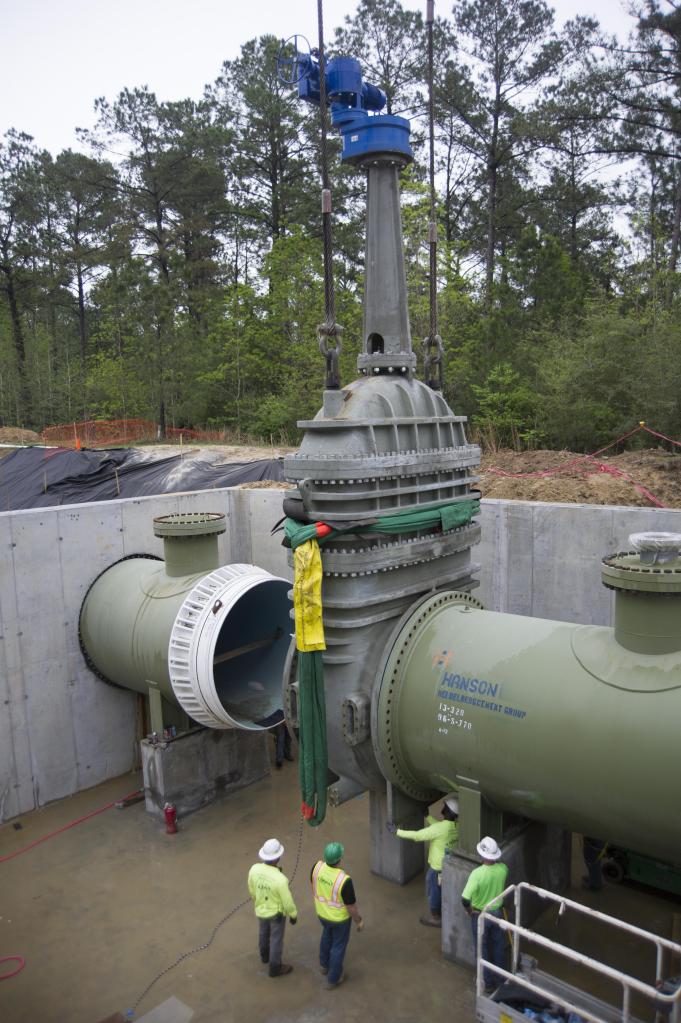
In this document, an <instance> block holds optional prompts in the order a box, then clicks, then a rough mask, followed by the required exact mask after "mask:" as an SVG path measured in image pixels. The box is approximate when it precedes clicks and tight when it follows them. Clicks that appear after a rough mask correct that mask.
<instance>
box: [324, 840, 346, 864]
mask: <svg viewBox="0 0 681 1023" xmlns="http://www.w3.org/2000/svg"><path fill="white" fill-rule="evenodd" d="M344 852H345V849H344V848H343V846H342V845H341V844H340V842H329V844H328V845H327V846H325V847H324V863H326V864H327V865H328V866H329V867H333V866H334V864H336V863H340V861H341V860H342V859H343V853H344Z"/></svg>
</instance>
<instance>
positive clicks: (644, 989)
mask: <svg viewBox="0 0 681 1023" xmlns="http://www.w3.org/2000/svg"><path fill="white" fill-rule="evenodd" d="M523 892H531V893H532V894H533V895H536V896H539V897H540V898H542V899H545V900H546V901H547V902H553V903H555V904H557V905H558V907H559V915H562V914H563V913H564V912H565V911H566V910H567V909H570V910H574V911H575V912H577V913H579V914H581V915H582V916H586V917H589V918H590V919H592V920H597V921H599V922H600V923H602V924H606V925H608V926H611V927H614V928H615V929H616V930H618V931H622V932H626V933H627V934H629V935H632V936H634V937H636V938H638V939H640V940H641V941H642V942H644V943H646V944H648V945H654V946H655V949H656V967H655V983H656V984H662V983H663V981H664V980H665V978H664V977H663V975H662V971H663V967H664V953H665V951H666V952H669V953H670V954H671V955H675V956H678V957H679V959H680V960H681V945H678V944H676V942H673V941H669V940H668V939H667V938H661V937H659V935H657V934H652V933H651V932H650V931H644V930H643V929H642V928H640V927H635V926H634V925H633V924H628V923H625V922H624V921H623V920H618V919H617V918H616V917H613V916H608V915H607V914H606V913H600V912H599V911H598V910H596V909H590V908H589V907H588V906H583V905H581V903H579V902H573V901H572V899H566V898H564V897H563V896H562V895H556V893H555V892H549V891H547V890H546V889H545V888H538V887H537V886H536V885H532V884H528V883H527V882H526V881H521V882H520V883H519V884H512V885H509V887H508V888H506V889H505V891H504V892H503V894H502V896H501V897H503V898H504V900H505V899H506V898H507V897H508V896H510V895H511V894H512V895H513V901H514V906H515V919H516V920H522V896H523ZM499 898H500V896H496V898H494V899H492V900H491V902H489V903H487V906H485V909H483V911H482V912H481V913H480V916H479V917H478V950H479V951H480V953H481V954H480V955H479V956H478V960H477V977H476V991H477V995H478V996H481V995H482V993H483V970H485V969H486V970H488V971H490V972H492V973H494V974H495V975H496V976H498V977H503V978H504V979H505V980H510V981H514V982H515V983H518V984H520V985H521V986H522V987H523V988H526V989H527V990H528V991H531V992H532V993H533V994H537V995H539V996H540V997H541V998H545V999H546V1000H547V1001H549V1002H551V1003H552V1004H554V1005H558V1006H560V1007H561V1008H562V1009H564V1010H565V1011H566V1012H574V1013H576V1014H577V1015H578V1016H580V1017H581V1019H583V1020H587V1021H589V1023H612V1018H613V1017H612V1009H616V1007H615V1006H612V1007H611V1012H610V1013H609V1014H607V1015H598V1014H596V1013H594V1012H593V1011H591V1010H589V1009H587V1008H586V1007H585V1006H583V1005H578V1004H576V1003H575V1002H572V1001H571V1000H570V998H568V997H566V996H563V995H561V994H559V993H558V992H556V991H555V990H548V989H547V988H546V987H543V986H542V985H541V984H538V983H536V981H533V980H529V979H528V977H527V976H526V975H524V974H519V973H518V969H519V963H520V940H521V938H522V939H525V940H526V941H528V942H530V943H531V944H534V945H538V946H540V947H541V948H545V949H549V950H550V951H551V952H554V953H556V954H557V955H558V956H563V957H564V958H565V959H568V960H570V961H571V962H573V963H577V964H578V965H581V966H584V967H586V968H587V969H590V970H593V971H594V973H597V974H599V975H600V976H601V977H607V978H609V979H610V980H612V981H614V982H615V983H616V984H618V985H620V986H621V988H622V1003H621V1017H620V1019H621V1020H622V1023H630V1021H632V1020H633V1017H632V1015H631V996H632V993H633V992H636V993H637V994H640V995H642V996H643V997H644V998H646V999H649V1000H650V1004H651V1009H652V1010H654V1011H656V1012H657V1014H658V1018H659V1019H664V1020H666V1021H669V1023H681V987H679V988H677V990H676V991H674V992H673V993H672V994H663V992H662V991H661V990H660V988H659V987H657V986H655V985H653V984H646V983H644V981H641V980H638V978H636V977H632V976H630V975H629V974H628V973H623V972H622V971H621V970H616V969H614V968H613V967H612V966H607V965H606V964H605V963H601V962H599V960H597V959H593V958H592V957H591V956H587V955H584V954H583V953H581V952H577V951H575V950H574V949H572V948H568V947H567V946H566V945H561V944H560V943H559V942H557V941H552V940H551V938H547V937H545V936H544V935H543V934H538V933H537V932H536V931H533V930H531V929H530V928H529V927H522V926H521V925H520V924H517V923H512V922H511V921H510V920H506V919H504V918H503V917H497V916H492V915H491V914H490V913H489V912H487V909H488V906H490V905H491V904H492V903H494V902H498V900H499ZM486 921H490V922H491V923H492V924H493V926H495V927H501V928H502V929H503V930H504V931H505V932H506V933H508V934H510V935H511V943H512V948H513V954H512V966H511V970H510V971H509V970H506V969H503V968H501V967H499V966H495V965H494V964H493V963H491V962H488V961H487V960H485V959H483V958H482V948H483V944H482V933H483V928H484V926H485V922H486ZM556 979H557V980H558V981H559V980H560V978H556Z"/></svg>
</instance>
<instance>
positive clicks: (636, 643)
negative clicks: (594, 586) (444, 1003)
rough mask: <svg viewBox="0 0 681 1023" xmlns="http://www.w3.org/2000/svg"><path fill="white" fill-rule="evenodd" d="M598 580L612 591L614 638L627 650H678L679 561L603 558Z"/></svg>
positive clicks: (621, 556)
mask: <svg viewBox="0 0 681 1023" xmlns="http://www.w3.org/2000/svg"><path fill="white" fill-rule="evenodd" d="M601 578H602V580H603V583H604V585H605V586H607V587H608V589H611V590H614V591H615V638H616V639H617V642H618V643H620V644H621V645H622V646H623V647H626V649H627V650H633V651H636V652H638V653H642V654H667V653H672V652H674V651H676V650H681V628H680V627H679V626H680V619H681V615H680V613H679V594H681V558H679V557H678V556H676V557H674V558H668V559H667V560H665V561H663V562H661V563H659V562H655V561H651V562H648V563H646V562H644V561H643V560H642V557H641V555H640V554H639V553H638V552H636V551H628V552H626V553H622V554H613V555H611V556H610V557H609V558H604V560H603V568H602V570H601Z"/></svg>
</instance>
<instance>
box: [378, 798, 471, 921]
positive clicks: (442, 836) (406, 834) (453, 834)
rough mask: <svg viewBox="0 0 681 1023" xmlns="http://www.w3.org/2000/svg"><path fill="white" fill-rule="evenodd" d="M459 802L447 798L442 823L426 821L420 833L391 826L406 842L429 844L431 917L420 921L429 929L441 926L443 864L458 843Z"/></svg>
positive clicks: (427, 872)
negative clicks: (446, 856)
mask: <svg viewBox="0 0 681 1023" xmlns="http://www.w3.org/2000/svg"><path fill="white" fill-rule="evenodd" d="M458 820H459V800H458V799H457V798H456V796H447V797H446V799H445V801H444V803H443V804H442V820H438V819H437V818H436V817H432V816H431V815H430V814H429V815H428V816H427V817H426V826H425V828H421V829H420V830H419V831H405V830H404V829H403V828H397V829H394V828H393V827H392V826H389V830H390V831H393V832H394V834H396V835H397V837H398V838H407V839H410V840H411V841H412V842H428V843H429V845H428V870H427V871H426V897H427V899H428V909H429V913H428V915H427V916H422V917H419V920H420V922H421V923H422V924H425V925H426V926H427V927H441V926H442V888H441V880H442V861H443V859H444V858H445V852H447V851H448V850H451V849H453V848H454V846H455V845H456V843H457V842H458V840H459V824H458Z"/></svg>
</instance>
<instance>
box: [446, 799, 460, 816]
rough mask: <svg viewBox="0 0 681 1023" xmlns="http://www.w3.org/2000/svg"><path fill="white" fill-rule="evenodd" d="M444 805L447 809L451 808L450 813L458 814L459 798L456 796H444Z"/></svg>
mask: <svg viewBox="0 0 681 1023" xmlns="http://www.w3.org/2000/svg"><path fill="white" fill-rule="evenodd" d="M445 806H446V807H447V809H448V810H451V811H452V813H455V814H456V815H457V816H458V814H459V800H458V799H457V797H456V796H446V797H445Z"/></svg>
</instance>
